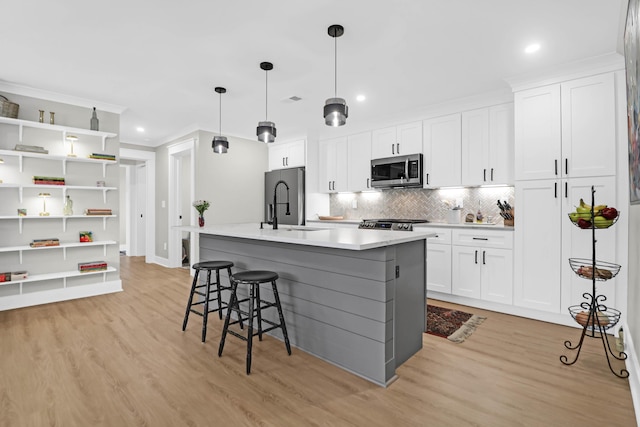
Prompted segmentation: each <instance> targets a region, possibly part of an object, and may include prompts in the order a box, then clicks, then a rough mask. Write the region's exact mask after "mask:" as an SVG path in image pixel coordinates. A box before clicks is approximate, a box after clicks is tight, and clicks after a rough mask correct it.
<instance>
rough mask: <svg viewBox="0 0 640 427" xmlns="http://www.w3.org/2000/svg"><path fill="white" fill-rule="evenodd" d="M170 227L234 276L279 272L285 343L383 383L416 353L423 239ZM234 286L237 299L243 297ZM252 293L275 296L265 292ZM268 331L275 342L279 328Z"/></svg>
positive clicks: (423, 235)
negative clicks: (190, 234) (230, 266)
mask: <svg viewBox="0 0 640 427" xmlns="http://www.w3.org/2000/svg"><path fill="white" fill-rule="evenodd" d="M267 227H268V226H267ZM177 228H179V229H181V230H183V231H190V232H193V233H195V236H194V237H195V238H199V257H198V258H196V259H194V262H197V259H199V260H201V261H204V260H229V261H232V262H233V263H234V264H235V266H234V268H233V271H234V272H237V271H243V270H271V271H275V272H277V273H278V275H279V276H280V278H279V279H278V292H279V294H280V299H281V302H282V308H283V310H284V316H285V320H286V324H287V330H288V334H289V339H290V340H291V344H292V345H293V346H295V347H297V348H298V349H301V350H304V351H306V352H308V353H311V354H313V355H315V356H317V357H319V358H321V359H323V360H326V361H328V362H330V363H332V364H334V365H337V366H339V367H341V368H343V369H345V370H347V371H349V372H352V373H354V374H356V375H359V376H361V377H363V378H365V379H367V380H369V381H372V382H374V383H376V384H379V385H382V386H386V385H388V384H389V383H390V382H392V381H393V380H394V379H395V378H396V368H397V367H398V366H400V365H401V364H402V363H404V362H405V361H406V360H407V359H409V358H410V357H411V356H412V355H414V354H415V353H416V352H417V351H418V350H420V349H421V348H422V334H423V331H424V327H425V275H426V265H425V239H427V238H428V237H431V236H433V234H431V233H427V232H419V231H414V232H398V231H389V230H357V229H346V228H336V229H315V228H312V227H290V226H281V227H280V229H278V230H272V229H271V227H269V228H265V229H260V227H259V225H258V224H227V225H214V226H208V227H203V228H198V227H177ZM222 280H223V281H226V280H227V278H226V277H224V278H223V279H222ZM241 288H242V287H240V288H239V289H238V293H239V297H243V296H245V295H246V290H245V289H241ZM241 292H244V294H241ZM260 292H261V294H262V295H263V296H264V297H266V299H273V296H272V295H271V292H270V288H269V289H268V288H267V287H265V288H262V289H261V291H260ZM228 298H229V295H228V294H227V295H224V296H223V299H227V300H228ZM273 311H274V313H272V315H273V319H272V320H277V313H275V310H273ZM265 314H266V315H265V318H268V315H269V314H271V313H268V312H267V313H265ZM273 335H274V336H276V337H278V338H279V339H282V336H281V333H280V331H279V330H277V331H273Z"/></svg>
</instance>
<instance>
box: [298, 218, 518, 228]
mask: <svg viewBox="0 0 640 427" xmlns="http://www.w3.org/2000/svg"><path fill="white" fill-rule="evenodd" d="M306 222H307V223H308V224H312V226H314V227H321V226H322V224H360V222H361V220H359V219H339V220H320V219H308V220H307V221H306ZM413 227H414V229H416V228H420V227H443V228H481V229H487V230H507V231H513V227H509V226H505V225H504V224H503V223H501V222H498V223H495V224H487V223H477V222H461V223H460V224H449V223H446V222H426V223H422V224H413ZM416 231H418V230H416Z"/></svg>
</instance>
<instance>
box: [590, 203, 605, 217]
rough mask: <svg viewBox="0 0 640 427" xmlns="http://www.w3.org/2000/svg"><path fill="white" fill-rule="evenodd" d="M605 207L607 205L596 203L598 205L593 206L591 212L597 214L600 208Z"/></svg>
mask: <svg viewBox="0 0 640 427" xmlns="http://www.w3.org/2000/svg"><path fill="white" fill-rule="evenodd" d="M606 207H607V205H598V206H594V207H593V213H594V214H595V215H597V214H598V212H600V211H601V210H602V209H604V208H606Z"/></svg>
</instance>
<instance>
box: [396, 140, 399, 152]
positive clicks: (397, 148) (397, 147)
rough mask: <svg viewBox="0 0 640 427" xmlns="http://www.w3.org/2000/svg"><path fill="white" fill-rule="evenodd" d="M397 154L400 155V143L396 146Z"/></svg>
mask: <svg viewBox="0 0 640 427" xmlns="http://www.w3.org/2000/svg"><path fill="white" fill-rule="evenodd" d="M396 153H398V154H400V143H399V142H398V143H397V144H396Z"/></svg>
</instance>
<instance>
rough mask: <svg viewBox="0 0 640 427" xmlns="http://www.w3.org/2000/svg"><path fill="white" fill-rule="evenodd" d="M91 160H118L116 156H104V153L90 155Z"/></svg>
mask: <svg viewBox="0 0 640 427" xmlns="http://www.w3.org/2000/svg"><path fill="white" fill-rule="evenodd" d="M89 158H90V159H98V160H113V161H115V160H116V156H115V154H103V153H91V154H90V155H89Z"/></svg>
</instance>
